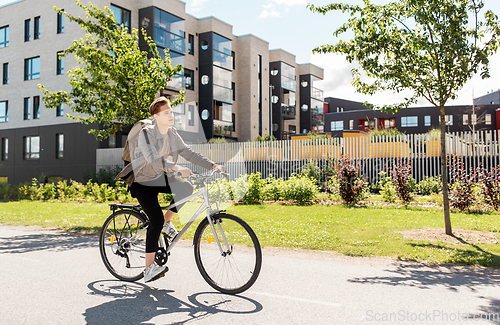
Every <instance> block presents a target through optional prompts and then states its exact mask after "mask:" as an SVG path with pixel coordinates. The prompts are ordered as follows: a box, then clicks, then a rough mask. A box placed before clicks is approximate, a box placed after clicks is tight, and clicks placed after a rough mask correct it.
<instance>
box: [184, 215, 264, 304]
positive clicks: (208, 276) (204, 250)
mask: <svg viewBox="0 0 500 325" xmlns="http://www.w3.org/2000/svg"><path fill="white" fill-rule="evenodd" d="M212 220H213V221H214V227H215V234H214V232H213V231H212V229H211V227H210V224H209V222H208V219H207V218H205V219H203V221H202V222H201V223H200V225H199V226H198V228H197V229H196V233H195V235H194V240H193V244H194V257H195V260H196V265H197V266H198V270H199V271H200V273H201V275H202V276H203V278H204V279H205V281H207V283H208V284H209V285H210V286H211V287H212V288H214V289H216V290H218V291H220V292H222V293H226V294H237V293H241V292H243V291H245V290H247V289H248V288H250V287H251V286H252V285H253V284H254V282H255V281H256V280H257V277H258V276H259V273H260V268H261V265H262V251H261V248H260V243H259V240H258V239H257V236H256V235H255V233H254V231H253V230H252V228H250V226H249V225H248V224H247V223H246V222H245V221H244V220H242V219H241V218H239V217H237V216H235V215H231V214H227V213H221V214H217V215H215V216H213V217H212ZM215 237H217V238H218V240H219V242H220V244H221V246H222V252H221V250H220V248H219V246H218V244H217V240H216V238H215ZM226 243H227V244H226Z"/></svg>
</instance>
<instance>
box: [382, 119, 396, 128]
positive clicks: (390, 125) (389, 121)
mask: <svg viewBox="0 0 500 325" xmlns="http://www.w3.org/2000/svg"><path fill="white" fill-rule="evenodd" d="M395 124H396V120H395V119H393V118H386V119H385V120H384V128H385V129H390V128H393V127H394V126H395Z"/></svg>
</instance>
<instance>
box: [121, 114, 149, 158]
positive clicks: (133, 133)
mask: <svg viewBox="0 0 500 325" xmlns="http://www.w3.org/2000/svg"><path fill="white" fill-rule="evenodd" d="M152 124H153V121H152V120H150V119H144V120H140V121H139V122H137V123H135V124H134V126H132V128H131V129H130V132H129V133H128V136H127V141H126V142H125V148H123V154H122V160H123V161H124V162H125V165H126V164H128V163H130V162H132V160H134V152H135V148H137V145H138V143H139V132H141V130H142V129H143V128H144V127H145V126H148V125H152Z"/></svg>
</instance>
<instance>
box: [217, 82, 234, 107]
mask: <svg viewBox="0 0 500 325" xmlns="http://www.w3.org/2000/svg"><path fill="white" fill-rule="evenodd" d="M214 99H215V100H220V101H221V102H225V103H232V102H233V90H232V89H229V88H226V87H221V86H218V85H214Z"/></svg>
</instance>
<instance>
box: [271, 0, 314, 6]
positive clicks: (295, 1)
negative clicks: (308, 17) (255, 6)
mask: <svg viewBox="0 0 500 325" xmlns="http://www.w3.org/2000/svg"><path fill="white" fill-rule="evenodd" d="M271 1H272V2H274V3H276V4H278V5H286V6H298V5H304V6H305V5H307V1H306V0H271Z"/></svg>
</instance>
